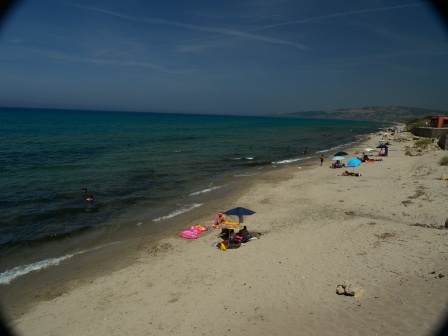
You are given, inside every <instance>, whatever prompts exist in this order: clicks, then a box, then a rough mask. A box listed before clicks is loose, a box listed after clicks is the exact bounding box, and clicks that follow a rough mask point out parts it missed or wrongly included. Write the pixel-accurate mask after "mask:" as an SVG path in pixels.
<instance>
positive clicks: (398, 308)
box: [5, 137, 448, 336]
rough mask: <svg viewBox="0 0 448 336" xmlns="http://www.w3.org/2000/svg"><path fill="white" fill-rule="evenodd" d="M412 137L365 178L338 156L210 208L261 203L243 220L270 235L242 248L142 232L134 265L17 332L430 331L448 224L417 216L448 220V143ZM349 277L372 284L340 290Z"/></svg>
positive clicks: (443, 312)
mask: <svg viewBox="0 0 448 336" xmlns="http://www.w3.org/2000/svg"><path fill="white" fill-rule="evenodd" d="M377 140H378V138H376V137H372V139H370V140H367V143H368V144H372V145H375V144H377V143H378V142H377ZM406 144H409V143H393V144H392V146H391V147H390V152H389V154H390V156H389V157H387V158H384V160H383V161H381V162H375V163H363V164H362V165H361V166H360V167H358V168H355V171H356V172H360V173H361V174H362V176H360V177H344V176H338V174H341V173H342V169H329V168H328V166H329V165H330V163H331V162H330V159H331V157H328V158H326V159H325V162H324V166H323V167H320V166H319V162H316V167H313V168H312V169H304V168H300V167H299V166H298V165H297V164H294V165H291V166H289V167H287V168H285V169H281V170H277V171H273V172H269V173H266V174H263V175H262V176H257V177H255V178H254V179H255V182H254V183H250V182H248V183H247V186H246V189H245V190H246V191H245V192H244V193H242V194H238V197H235V198H234V199H233V200H232V201H231V202H227V203H226V204H223V205H222V207H220V208H219V209H210V214H212V213H214V212H217V211H219V210H222V209H227V208H228V207H233V206H244V207H247V208H249V209H253V210H255V211H256V212H257V213H256V214H255V215H253V216H250V217H245V224H246V225H247V226H248V229H249V230H251V231H255V232H262V233H263V235H262V236H261V239H259V240H254V241H251V242H249V243H247V244H246V246H242V247H240V248H239V249H234V250H227V251H220V250H218V249H216V248H213V247H211V244H212V243H213V242H215V241H218V238H217V234H218V232H217V231H216V230H210V231H209V232H207V233H204V234H202V235H201V237H200V238H199V239H198V240H195V241H187V240H183V239H181V238H179V237H177V236H175V235H171V236H170V237H166V238H164V239H162V240H160V241H158V242H157V244H156V245H154V243H147V242H146V241H144V240H142V241H141V243H139V245H138V246H137V247H135V251H136V252H137V254H136V257H135V259H133V260H134V262H132V263H130V264H129V266H127V267H123V268H121V269H118V270H114V271H113V272H109V273H107V274H105V275H103V276H97V277H95V278H93V279H91V280H89V281H72V283H71V286H69V287H66V288H65V289H64V290H62V291H60V292H58V293H57V295H54V293H53V295H52V293H46V294H47V295H45V291H44V292H42V291H40V292H39V294H35V296H36V298H37V299H36V301H35V302H34V303H33V304H32V305H31V307H29V309H26V310H24V311H23V312H22V313H18V312H17V311H16V312H15V313H12V312H10V311H8V307H6V311H5V312H6V313H7V314H8V315H9V318H10V321H11V325H12V327H13V328H14V330H16V331H17V332H18V333H19V335H33V336H37V335H45V336H48V335H96V336H101V335H218V334H227V335H230V334H235V335H432V334H434V332H435V330H437V328H438V327H439V325H440V324H441V323H444V322H445V319H446V317H447V312H448V309H447V303H448V268H447V266H448V248H447V247H448V241H447V238H448V230H444V229H435V228H428V227H423V226H419V225H430V226H431V225H443V224H444V223H445V220H446V219H447V218H448V201H447V200H448V197H447V196H448V182H447V181H441V180H438V179H437V178H439V177H440V176H441V175H442V174H443V173H447V172H448V167H446V166H439V165H438V161H439V159H440V158H441V157H443V156H446V155H447V152H446V151H439V152H434V153H430V154H426V155H424V156H419V157H410V156H405V154H404V151H402V148H404V146H405V145H406ZM354 151H355V150H354V149H352V150H349V151H348V152H349V153H350V157H352V156H355V155H353V154H354ZM211 222H212V217H211V216H208V215H207V216H204V217H203V218H197V219H195V220H194V221H192V222H191V223H185V228H188V227H189V226H190V225H195V224H198V223H202V224H205V225H210V224H211ZM415 224H418V225H415ZM439 274H440V276H439ZM344 280H349V281H351V282H353V283H355V284H357V285H359V286H361V287H362V288H363V289H364V291H365V292H364V294H363V295H362V296H361V297H357V298H355V297H352V296H341V295H337V294H336V292H335V291H336V287H337V285H339V284H341V283H343V282H344ZM47 291H49V292H50V291H52V289H47ZM45 297H46V299H44V298H45ZM38 298H40V300H38ZM16 308H17V307H16ZM19 308H20V307H19ZM16 310H17V309H16ZM18 311H20V309H18Z"/></svg>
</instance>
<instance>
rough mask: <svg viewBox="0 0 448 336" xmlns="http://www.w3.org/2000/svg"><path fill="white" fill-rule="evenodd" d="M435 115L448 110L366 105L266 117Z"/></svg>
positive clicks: (391, 118) (395, 117) (380, 118)
mask: <svg viewBox="0 0 448 336" xmlns="http://www.w3.org/2000/svg"><path fill="white" fill-rule="evenodd" d="M433 115H448V111H440V110H429V109H424V108H418V107H405V106H365V107H362V108H354V109H350V108H347V109H339V110H332V111H302V112H291V113H287V112H276V113H270V114H267V115H264V116H266V117H287V118H314V119H323V118H327V119H344V120H374V121H391V122H405V121H408V120H412V119H418V118H423V117H426V116H433Z"/></svg>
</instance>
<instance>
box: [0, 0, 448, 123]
mask: <svg viewBox="0 0 448 336" xmlns="http://www.w3.org/2000/svg"><path fill="white" fill-rule="evenodd" d="M447 27H448V26H447V25H446V24H445V22H444V21H442V18H441V17H440V16H439V15H438V13H437V12H436V11H435V9H434V7H432V5H431V4H430V3H429V2H427V1H420V0H337V1H334V0H225V1H223V0H188V1H180V0H178V1H174V0H164V1H153V0H121V1H118V0H23V1H21V2H19V3H18V5H16V6H15V7H14V8H13V11H11V12H10V13H9V14H8V15H7V16H6V18H4V19H3V23H2V26H1V30H0V106H8V107H9V106H14V107H16V106H17V107H36V108H67V109H88V110H90V109H92V110H114V111H144V112H174V113H201V114H204V113H206V114H230V115H263V114H268V113H275V112H297V111H311V110H313V111H317V110H321V111H328V110H333V109H339V108H359V107H363V106H391V105H393V106H410V107H421V108H428V109H437V110H446V111H448V62H447V61H448V30H447Z"/></svg>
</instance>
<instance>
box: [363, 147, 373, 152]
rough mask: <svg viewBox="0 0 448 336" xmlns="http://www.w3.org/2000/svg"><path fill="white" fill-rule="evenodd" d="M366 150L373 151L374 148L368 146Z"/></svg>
mask: <svg viewBox="0 0 448 336" xmlns="http://www.w3.org/2000/svg"><path fill="white" fill-rule="evenodd" d="M364 150H365V151H366V152H371V151H373V148H370V147H368V148H364Z"/></svg>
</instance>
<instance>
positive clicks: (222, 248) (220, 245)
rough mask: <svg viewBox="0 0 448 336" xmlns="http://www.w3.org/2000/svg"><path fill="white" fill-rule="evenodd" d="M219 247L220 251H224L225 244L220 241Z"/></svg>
mask: <svg viewBox="0 0 448 336" xmlns="http://www.w3.org/2000/svg"><path fill="white" fill-rule="evenodd" d="M219 249H220V250H221V251H225V250H227V246H226V245H225V244H224V243H221V244H219Z"/></svg>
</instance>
